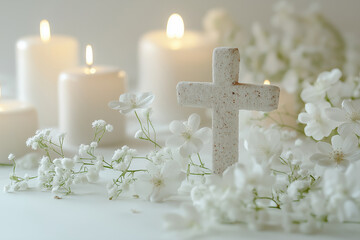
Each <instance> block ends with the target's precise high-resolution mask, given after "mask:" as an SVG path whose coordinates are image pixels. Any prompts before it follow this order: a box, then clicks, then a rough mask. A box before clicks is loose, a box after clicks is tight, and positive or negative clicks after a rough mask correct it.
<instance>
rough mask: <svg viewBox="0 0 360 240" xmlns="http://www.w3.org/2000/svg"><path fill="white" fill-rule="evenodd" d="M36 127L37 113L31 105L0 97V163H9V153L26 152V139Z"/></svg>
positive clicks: (21, 154) (28, 149) (32, 133)
mask: <svg viewBox="0 0 360 240" xmlns="http://www.w3.org/2000/svg"><path fill="white" fill-rule="evenodd" d="M0 94H1V92H0ZM37 128H38V119H37V113H36V110H35V108H34V107H33V106H31V105H30V104H27V103H24V102H20V101H17V100H2V99H0V133H1V134H0V146H1V147H0V163H9V160H8V156H9V154H10V153H13V154H14V155H15V156H16V157H21V156H23V155H25V154H26V153H28V152H29V151H30V148H28V147H26V140H27V139H28V138H29V137H31V136H33V135H34V134H35V132H36V130H37Z"/></svg>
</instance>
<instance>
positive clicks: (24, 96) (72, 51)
mask: <svg viewBox="0 0 360 240" xmlns="http://www.w3.org/2000/svg"><path fill="white" fill-rule="evenodd" d="M16 57H17V78H18V96H19V98H20V99H21V100H23V101H25V102H29V103H31V104H32V105H34V106H35V107H36V109H37V110H38V113H39V123H40V126H41V127H54V126H57V121H58V95H57V94H58V91H57V81H58V77H59V73H60V72H61V71H63V70H64V69H68V68H72V67H75V66H77V64H78V42H77V41H76V40H75V39H74V38H72V37H67V36H50V27H49V23H48V22H47V21H46V20H43V21H41V23H40V37H39V36H29V37H24V38H21V39H20V40H19V41H18V42H17V44H16Z"/></svg>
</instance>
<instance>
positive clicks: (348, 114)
mask: <svg viewBox="0 0 360 240" xmlns="http://www.w3.org/2000/svg"><path fill="white" fill-rule="evenodd" d="M326 114H327V116H328V117H329V118H330V119H331V120H334V121H336V122H338V123H339V124H340V126H339V127H338V132H339V134H341V135H342V134H344V135H348V134H350V133H355V134H356V135H358V136H360V99H357V100H353V101H351V100H344V101H343V102H342V109H339V108H328V109H326Z"/></svg>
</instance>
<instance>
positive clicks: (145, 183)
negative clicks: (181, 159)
mask: <svg viewBox="0 0 360 240" xmlns="http://www.w3.org/2000/svg"><path fill="white" fill-rule="evenodd" d="M147 169H148V173H143V174H140V175H138V177H137V179H138V180H137V181H136V182H135V191H136V192H137V194H138V195H139V196H140V197H143V198H145V199H147V200H149V201H151V202H160V201H163V200H164V199H166V198H169V197H170V196H172V195H174V194H176V193H177V190H178V188H179V187H180V184H181V182H182V181H183V180H184V179H185V176H186V175H185V173H183V172H181V170H180V166H179V165H178V164H177V162H175V161H167V162H165V164H164V165H163V166H161V165H155V164H153V163H150V164H149V165H148V168H147Z"/></svg>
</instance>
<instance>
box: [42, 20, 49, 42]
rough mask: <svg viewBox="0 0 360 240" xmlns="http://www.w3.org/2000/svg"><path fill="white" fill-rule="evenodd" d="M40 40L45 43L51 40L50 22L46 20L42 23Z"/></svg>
mask: <svg viewBox="0 0 360 240" xmlns="http://www.w3.org/2000/svg"><path fill="white" fill-rule="evenodd" d="M40 38H41V40H42V41H43V42H47V41H49V40H50V38H51V35H50V25H49V22H48V20H46V19H44V20H41V22H40Z"/></svg>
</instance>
